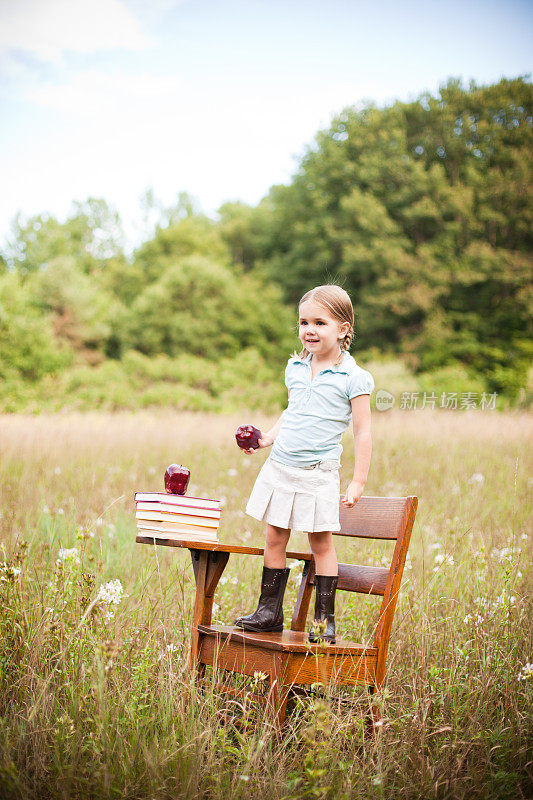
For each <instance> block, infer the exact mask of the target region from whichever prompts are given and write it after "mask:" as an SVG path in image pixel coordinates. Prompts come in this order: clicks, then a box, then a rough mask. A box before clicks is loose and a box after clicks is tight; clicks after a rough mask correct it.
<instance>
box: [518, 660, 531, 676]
mask: <svg viewBox="0 0 533 800" xmlns="http://www.w3.org/2000/svg"><path fill="white" fill-rule="evenodd" d="M532 679H533V664H530V663H529V661H527V662H526V664H524V666H523V667H522V669H521V670H520V672H519V673H518V680H519V681H530V680H532Z"/></svg>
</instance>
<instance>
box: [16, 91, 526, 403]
mask: <svg viewBox="0 0 533 800" xmlns="http://www.w3.org/2000/svg"><path fill="white" fill-rule="evenodd" d="M532 107H533V104H532V84H531V82H530V81H529V80H528V79H526V78H516V79H512V80H510V79H509V80H508V79H502V80H501V81H499V82H498V83H496V84H494V85H490V86H478V85H476V84H475V83H474V82H471V84H470V85H469V86H468V87H464V86H463V85H462V84H461V82H460V81H458V80H448V81H447V82H446V83H445V84H444V85H443V86H441V88H440V90H439V92H438V93H437V95H436V96H432V95H431V94H429V93H424V94H423V95H421V96H420V97H419V98H418V99H417V100H415V101H412V102H399V101H398V102H395V103H393V104H391V105H389V106H386V107H378V106H376V105H374V104H372V103H367V104H365V105H364V106H359V107H356V106H354V107H347V108H346V109H344V110H342V111H341V113H339V114H338V115H336V116H335V117H334V118H333V119H332V122H331V124H330V126H329V127H328V128H327V129H325V130H322V131H319V132H318V133H317V135H316V137H315V139H314V141H313V142H312V143H311V144H310V145H309V147H308V148H307V151H306V153H305V154H304V156H303V157H302V159H301V161H300V164H299V166H298V169H297V171H296V173H295V174H294V176H293V178H292V180H291V181H290V183H289V184H288V185H277V186H272V187H271V189H270V191H269V192H268V194H267V195H266V196H265V197H264V198H263V200H262V201H261V202H260V203H258V204H257V205H256V206H248V205H245V204H243V203H225V204H224V205H223V206H222V207H221V208H220V209H219V212H218V215H217V217H218V218H217V219H210V218H208V217H207V216H206V215H204V214H203V213H202V212H201V211H199V210H198V209H196V208H195V205H194V202H193V201H192V200H191V198H190V197H189V196H187V195H185V194H182V195H180V196H179V198H178V201H177V203H176V204H175V205H174V206H173V207H171V208H157V204H156V202H155V200H154V198H153V196H151V195H150V194H149V193H148V194H147V195H146V197H145V199H144V200H145V203H146V210H147V214H148V213H150V214H151V215H152V217H153V216H154V213H155V214H156V216H157V222H156V225H155V229H154V230H153V232H152V234H151V235H150V236H148V237H147V239H146V241H145V242H144V243H143V244H142V245H140V246H139V247H138V248H137V250H136V251H135V252H134V253H133V254H131V255H130V256H127V255H126V254H125V252H124V246H123V237H122V233H121V223H120V219H119V216H118V214H117V213H116V212H115V211H114V210H113V209H112V208H110V207H109V205H108V204H107V203H106V202H105V201H103V200H99V199H94V198H91V199H89V200H87V201H86V202H85V203H76V204H74V206H73V211H72V214H71V215H70V216H69V218H68V219H67V220H66V221H65V222H62V223H61V222H59V221H58V220H57V219H55V218H54V217H52V216H49V215H45V214H41V215H37V216H35V217H32V218H31V219H27V220H24V219H22V218H21V216H20V215H19V216H18V217H17V218H16V219H15V221H14V223H13V232H12V236H11V239H10V241H9V243H8V246H7V247H6V248H5V250H4V252H3V253H2V256H1V258H0V378H2V379H3V380H4V381H7V382H9V383H10V384H11V385H13V386H14V385H18V384H21V383H22V384H24V383H34V384H35V383H36V382H39V381H41V380H43V379H44V378H45V377H47V378H48V380H50V376H52V377H53V376H54V375H59V374H61V373H63V372H64V371H68V370H69V369H73V368H74V367H76V365H79V364H84V365H88V366H90V367H91V368H92V369H95V370H98V369H99V368H101V366H102V364H103V363H104V362H108V361H110V360H114V361H119V362H120V361H121V360H123V359H124V358H125V356H126V354H131V353H132V352H133V353H138V354H142V355H143V356H144V357H146V358H154V357H159V356H161V355H162V354H164V355H166V356H167V357H168V358H169V359H176V358H178V357H180V356H182V355H183V354H184V353H187V354H189V355H190V356H192V357H196V358H198V359H202V360H205V361H206V362H207V363H215V362H217V361H218V360H220V359H221V358H224V359H229V361H228V364H229V363H233V361H232V360H234V362H235V365H236V368H235V372H236V375H235V381H236V385H237V384H238V380H239V375H238V361H239V357H240V355H241V354H242V353H243V352H248V353H249V352H253V353H254V355H255V356H256V357H257V359H258V360H260V361H261V363H262V365H263V366H266V367H267V373H265V374H268V367H269V365H272V367H271V368H272V376H273V377H274V376H278V373H279V371H280V368H281V367H282V366H284V364H285V360H286V357H287V355H288V354H289V353H290V351H292V349H294V347H296V346H297V344H298V340H297V338H296V327H295V322H296V303H297V301H298V299H299V297H300V296H301V295H302V294H303V293H304V292H305V291H307V289H309V288H310V287H311V286H313V285H316V284H320V283H327V282H339V283H341V284H342V285H343V286H344V288H345V289H346V290H347V291H348V292H349V294H350V296H351V297H352V300H353V303H354V308H355V312H356V324H355V331H356V336H355V340H354V345H353V346H352V349H353V350H355V351H357V353H359V354H362V356H363V358H364V356H365V354H366V355H369V354H373V353H380V354H385V355H389V356H390V357H391V358H401V359H403V360H404V361H405V363H406V364H407V365H408V366H409V368H410V369H411V370H412V371H413V372H414V373H415V374H416V373H431V372H432V371H433V370H438V369H442V368H445V367H447V366H453V365H461V366H463V367H464V368H465V369H466V370H467V371H468V372H469V374H472V376H475V377H476V379H479V380H481V381H482V383H483V385H484V386H485V387H486V388H487V390H488V391H497V392H500V393H502V394H504V395H506V396H508V397H509V398H511V399H515V398H516V397H517V396H518V394H519V391H520V389H521V387H524V386H525V385H526V383H527V379H528V372H529V370H530V367H531V358H532V355H533V344H532V339H533V337H532V306H533V301H532V291H531V285H532V282H531V277H532V258H531V237H532V233H531V231H532V226H531V221H532V220H531V216H532V207H531V199H530V188H531V175H532V170H531V161H532V152H533V150H532V144H533V142H532V138H533V120H532ZM135 363H136V362H135ZM204 371H205V370H204ZM278 377H279V376H278Z"/></svg>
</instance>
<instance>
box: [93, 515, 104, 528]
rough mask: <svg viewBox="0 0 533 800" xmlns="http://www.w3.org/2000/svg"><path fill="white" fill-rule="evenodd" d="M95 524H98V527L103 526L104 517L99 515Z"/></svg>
mask: <svg viewBox="0 0 533 800" xmlns="http://www.w3.org/2000/svg"><path fill="white" fill-rule="evenodd" d="M94 524H95V525H96V527H97V528H101V527H102V525H103V524H104V521H103V519H102V517H98V519H97V520H96V522H95V523H94Z"/></svg>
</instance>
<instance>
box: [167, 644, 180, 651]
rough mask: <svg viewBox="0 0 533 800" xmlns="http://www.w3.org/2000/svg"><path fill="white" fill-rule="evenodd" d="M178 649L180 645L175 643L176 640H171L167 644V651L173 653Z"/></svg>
mask: <svg viewBox="0 0 533 800" xmlns="http://www.w3.org/2000/svg"><path fill="white" fill-rule="evenodd" d="M177 649H178V646H177V645H175V644H174V642H171V643H170V644H167V651H168V652H169V653H173V652H174V651H175V650H177Z"/></svg>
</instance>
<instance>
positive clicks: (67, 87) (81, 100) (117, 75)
mask: <svg viewBox="0 0 533 800" xmlns="http://www.w3.org/2000/svg"><path fill="white" fill-rule="evenodd" d="M181 87H182V81H181V79H180V78H179V77H178V76H176V75H172V74H168V75H149V74H146V73H141V74H136V75H135V74H133V75H132V74H130V73H126V72H123V71H119V70H115V71H114V72H111V73H109V72H103V71H102V70H98V69H90V70H85V71H84V72H78V73H77V74H75V75H74V76H73V78H72V79H71V80H70V81H69V82H64V83H61V84H59V83H52V82H47V83H43V84H41V85H39V86H33V87H31V88H28V89H27V90H26V92H25V93H24V94H25V97H26V99H28V100H30V101H31V102H33V103H37V104H38V105H41V106H44V107H45V108H51V109H54V110H57V111H62V112H63V113H66V114H71V115H74V116H94V115H95V114H97V115H105V116H106V117H109V116H111V117H117V116H119V115H121V114H122V113H123V112H124V111H126V112H127V111H128V109H130V110H131V103H133V102H136V101H142V102H143V103H144V104H147V105H149V106H154V105H158V104H159V103H160V102H161V100H167V101H170V100H171V99H172V97H174V96H175V95H176V92H178V91H179V89H180V88H181ZM143 113H146V105H145V106H144V112H143ZM127 116H129V115H127Z"/></svg>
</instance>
